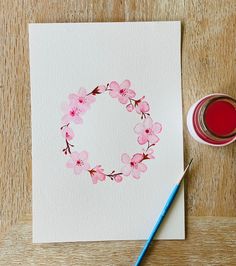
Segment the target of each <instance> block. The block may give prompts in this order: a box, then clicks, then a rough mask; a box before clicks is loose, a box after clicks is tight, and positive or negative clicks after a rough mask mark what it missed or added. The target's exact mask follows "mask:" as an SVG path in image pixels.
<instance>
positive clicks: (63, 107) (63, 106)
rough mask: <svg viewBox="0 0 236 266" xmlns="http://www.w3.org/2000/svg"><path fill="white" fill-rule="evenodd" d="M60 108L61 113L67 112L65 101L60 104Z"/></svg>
mask: <svg viewBox="0 0 236 266" xmlns="http://www.w3.org/2000/svg"><path fill="white" fill-rule="evenodd" d="M61 110H62V112H63V113H67V112H68V104H67V103H66V102H63V103H62V104H61Z"/></svg>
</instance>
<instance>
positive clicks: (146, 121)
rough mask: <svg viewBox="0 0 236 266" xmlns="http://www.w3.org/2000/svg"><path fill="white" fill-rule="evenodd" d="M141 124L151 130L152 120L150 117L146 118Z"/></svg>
mask: <svg viewBox="0 0 236 266" xmlns="http://www.w3.org/2000/svg"><path fill="white" fill-rule="evenodd" d="M143 123H144V127H145V128H152V119H151V117H150V116H149V117H147V118H146V119H145V120H144V122H143Z"/></svg>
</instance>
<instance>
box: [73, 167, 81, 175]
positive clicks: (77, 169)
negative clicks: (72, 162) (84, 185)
mask: <svg viewBox="0 0 236 266" xmlns="http://www.w3.org/2000/svg"><path fill="white" fill-rule="evenodd" d="M81 172H82V168H81V167H79V166H78V165H76V166H75V167H74V173H75V174H76V175H79V174H80V173H81Z"/></svg>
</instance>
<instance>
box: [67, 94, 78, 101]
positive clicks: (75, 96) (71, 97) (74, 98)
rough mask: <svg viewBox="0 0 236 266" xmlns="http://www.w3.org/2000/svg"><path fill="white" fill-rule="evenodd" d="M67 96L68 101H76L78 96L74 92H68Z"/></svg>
mask: <svg viewBox="0 0 236 266" xmlns="http://www.w3.org/2000/svg"><path fill="white" fill-rule="evenodd" d="M68 98H69V100H70V101H76V99H77V98H78V96H77V95H76V94H75V93H71V94H69V96H68Z"/></svg>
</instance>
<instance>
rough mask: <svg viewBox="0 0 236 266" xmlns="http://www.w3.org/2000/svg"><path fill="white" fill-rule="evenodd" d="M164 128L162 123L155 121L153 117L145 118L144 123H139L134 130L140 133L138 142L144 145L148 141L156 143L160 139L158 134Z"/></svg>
mask: <svg viewBox="0 0 236 266" xmlns="http://www.w3.org/2000/svg"><path fill="white" fill-rule="evenodd" d="M161 130H162V127H161V124H160V123H158V122H156V123H153V122H152V119H151V117H147V118H146V119H144V121H143V123H138V124H137V125H136V126H135V128H134V132H135V133H137V134H138V135H139V137H138V143H139V144H140V145H143V144H145V143H147V142H149V144H155V143H157V142H158V141H159V138H158V136H157V135H156V134H158V133H160V132H161Z"/></svg>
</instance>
